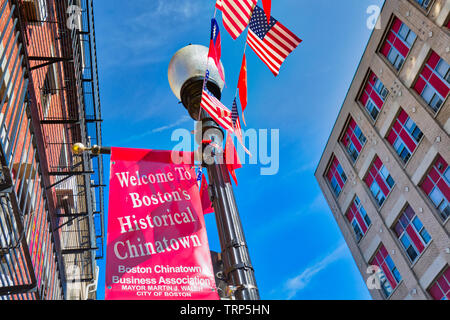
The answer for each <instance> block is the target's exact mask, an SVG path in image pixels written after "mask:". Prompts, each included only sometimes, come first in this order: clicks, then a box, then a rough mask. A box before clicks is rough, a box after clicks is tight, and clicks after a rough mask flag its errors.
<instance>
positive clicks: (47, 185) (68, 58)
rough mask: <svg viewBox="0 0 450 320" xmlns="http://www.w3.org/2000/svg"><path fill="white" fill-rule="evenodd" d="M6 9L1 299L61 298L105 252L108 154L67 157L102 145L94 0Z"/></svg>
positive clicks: (1, 1) (3, 3)
mask: <svg viewBox="0 0 450 320" xmlns="http://www.w3.org/2000/svg"><path fill="white" fill-rule="evenodd" d="M72 5H78V6H80V8H81V9H82V11H81V12H82V14H81V16H80V17H79V19H80V22H81V23H80V25H81V26H82V29H81V30H77V29H73V30H70V29H69V28H68V27H67V23H66V22H67V14H66V13H67V8H68V7H69V6H72ZM0 13H1V19H0V89H1V90H0V103H1V104H0V106H2V109H1V113H0V142H1V148H0V149H1V150H0V160H1V163H2V169H1V174H0V298H1V299H63V298H65V291H66V284H67V281H70V282H89V281H92V280H93V279H94V271H95V259H98V258H102V257H103V235H104V230H103V190H102V187H103V180H102V179H103V163H102V158H101V155H100V156H97V157H94V158H90V157H89V156H87V155H81V156H77V155H73V154H72V153H71V145H72V144H73V143H74V142H78V141H82V142H84V143H89V142H91V141H95V142H96V143H101V119H100V117H101V115H100V100H99V89H98V76H97V74H98V72H97V66H96V54H95V36H94V27H93V23H94V21H93V8H92V0H81V1H73V0H68V1H62V0H61V1H60V0H0ZM3 181H4V182H3ZM73 266H76V267H77V270H79V271H80V272H79V275H78V276H77V278H76V279H75V278H73V277H71V275H70V274H66V271H67V269H68V268H69V269H70V268H71V267H73Z"/></svg>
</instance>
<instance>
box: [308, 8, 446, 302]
mask: <svg viewBox="0 0 450 320" xmlns="http://www.w3.org/2000/svg"><path fill="white" fill-rule="evenodd" d="M449 18H450V0H388V1H385V4H384V6H383V9H382V10H381V14H380V17H379V21H378V22H379V23H378V25H377V27H376V28H375V29H374V31H373V33H372V35H371V37H370V40H369V42H368V44H367V47H366V50H365V52H364V54H363V57H362V59H361V62H360V64H359V67H358V69H357V71H356V74H355V76H354V79H353V81H352V84H351V87H350V89H349V91H348V93H347V96H346V98H345V101H344V104H343V106H342V108H341V110H340V112H339V115H338V118H337V120H336V123H335V125H334V127H333V130H332V132H331V135H330V137H329V140H328V142H327V144H326V147H325V150H324V152H323V155H322V157H321V160H320V162H319V165H318V167H317V169H316V172H315V176H316V179H317V181H318V182H319V185H320V187H321V189H322V192H323V194H324V196H325V198H326V200H327V202H328V204H329V206H330V208H331V211H332V213H333V215H334V218H335V219H336V221H337V223H338V226H339V228H340V229H341V231H342V234H343V236H344V238H345V240H346V242H347V244H348V246H349V248H350V251H351V252H352V255H353V257H354V259H355V262H356V264H357V266H358V268H359V271H360V272H361V274H362V276H363V278H364V281H366V283H367V284H368V287H369V289H370V290H369V292H370V293H371V295H372V297H373V298H374V299H438V300H441V299H448V298H450V268H449V265H450V237H449V231H450V168H449V164H450V136H449V134H450V101H449V100H450V99H449V92H450V70H449V63H450V21H449V20H450V19H449Z"/></svg>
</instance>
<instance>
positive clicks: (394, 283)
mask: <svg viewBox="0 0 450 320" xmlns="http://www.w3.org/2000/svg"><path fill="white" fill-rule="evenodd" d="M381 269H383V272H384V274H385V275H386V278H387V279H388V281H389V283H390V284H391V287H392V289H395V287H396V286H397V281H395V279H394V277H393V276H392V273H391V270H389V268H388V267H387V265H386V263H383V264H382V265H381Z"/></svg>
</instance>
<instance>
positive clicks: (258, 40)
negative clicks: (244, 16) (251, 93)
mask: <svg viewBox="0 0 450 320" xmlns="http://www.w3.org/2000/svg"><path fill="white" fill-rule="evenodd" d="M301 42H302V40H301V39H300V38H298V37H297V36H296V35H295V34H294V33H292V32H291V31H290V30H289V29H287V28H286V27H285V26H284V25H283V24H281V23H280V22H278V21H277V20H275V19H274V18H273V17H271V23H270V24H268V23H267V19H266V16H265V14H264V11H263V10H262V9H261V8H260V7H258V6H256V7H255V9H254V11H253V15H252V18H251V20H250V27H249V32H248V37H247V43H248V45H249V46H250V47H251V48H252V49H253V51H254V52H255V53H256V55H257V56H258V57H259V58H260V59H261V60H262V61H263V62H264V63H265V64H266V65H267V66H268V67H269V69H270V70H271V71H272V73H273V74H274V75H275V76H277V75H278V73H279V71H280V68H281V64H282V63H283V62H284V60H285V59H286V57H287V56H288V55H289V54H290V53H291V52H292V51H293V50H294V49H295V48H296V47H297V46H298V45H299V44H300V43H301Z"/></svg>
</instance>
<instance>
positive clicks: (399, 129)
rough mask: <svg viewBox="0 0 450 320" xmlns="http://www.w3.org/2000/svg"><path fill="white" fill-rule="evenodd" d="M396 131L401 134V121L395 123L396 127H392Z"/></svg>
mask: <svg viewBox="0 0 450 320" xmlns="http://www.w3.org/2000/svg"><path fill="white" fill-rule="evenodd" d="M392 127H393V128H394V129H395V131H397V132H400V131H401V130H402V128H403V127H402V124H401V123H400V122H399V121H395V122H394V125H393V126H392Z"/></svg>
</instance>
